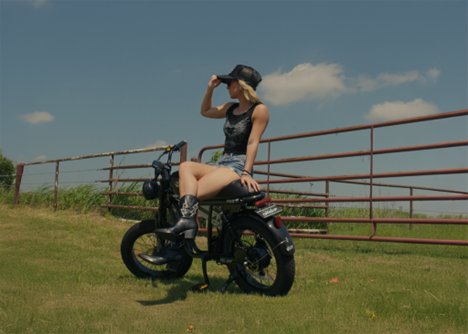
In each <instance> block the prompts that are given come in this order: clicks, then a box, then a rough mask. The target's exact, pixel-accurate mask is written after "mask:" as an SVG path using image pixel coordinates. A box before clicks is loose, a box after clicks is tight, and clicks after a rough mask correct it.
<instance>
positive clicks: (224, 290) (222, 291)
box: [219, 269, 237, 294]
mask: <svg viewBox="0 0 468 334" xmlns="http://www.w3.org/2000/svg"><path fill="white" fill-rule="evenodd" d="M236 277H237V270H235V269H234V270H233V271H231V274H230V275H229V278H228V280H227V281H226V283H224V285H223V287H222V288H221V290H220V291H219V292H221V293H222V294H224V293H225V292H226V290H227V288H228V286H229V284H231V283H232V281H234V280H235V279H236Z"/></svg>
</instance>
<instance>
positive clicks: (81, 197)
mask: <svg viewBox="0 0 468 334" xmlns="http://www.w3.org/2000/svg"><path fill="white" fill-rule="evenodd" d="M118 190H119V192H132V193H136V192H141V183H137V182H134V183H131V184H129V185H124V186H120V187H119V189H118ZM105 192H107V188H105V187H99V186H96V185H93V184H86V185H80V186H77V187H67V188H59V189H58V191H57V210H60V211H62V210H71V211H77V212H80V213H89V212H93V211H98V212H102V213H104V212H105V213H107V209H105V208H102V207H101V205H107V196H105V195H102V193H105ZM14 196H15V189H14V188H13V187H10V188H6V187H5V188H1V187H0V204H10V205H11V204H13V203H14ZM20 203H21V204H22V205H27V206H31V207H36V208H47V207H49V208H52V207H53V206H54V188H53V186H51V185H42V186H40V187H38V188H36V189H33V190H27V191H22V192H21V193H20ZM110 204H111V205H123V206H140V207H155V206H156V204H157V203H156V201H155V200H153V201H148V200H146V199H145V198H144V197H143V196H115V195H113V196H112V197H111V203H110ZM110 214H112V215H114V216H118V217H122V218H126V219H134V220H143V219H150V218H152V217H154V215H155V214H154V212H152V211H144V210H127V209H116V208H112V209H111V210H110Z"/></svg>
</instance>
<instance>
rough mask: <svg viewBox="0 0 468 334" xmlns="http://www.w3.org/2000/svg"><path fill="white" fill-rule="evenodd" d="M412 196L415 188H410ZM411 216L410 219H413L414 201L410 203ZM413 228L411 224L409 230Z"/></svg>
mask: <svg viewBox="0 0 468 334" xmlns="http://www.w3.org/2000/svg"><path fill="white" fill-rule="evenodd" d="M410 196H411V197H413V187H411V188H410ZM409 214H410V218H411V219H413V201H410V202H409ZM412 228H413V224H411V223H410V224H409V229H410V230H411V229H412Z"/></svg>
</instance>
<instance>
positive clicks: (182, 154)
mask: <svg viewBox="0 0 468 334" xmlns="http://www.w3.org/2000/svg"><path fill="white" fill-rule="evenodd" d="M187 146H188V143H187V144H185V145H184V146H182V148H181V149H180V163H182V162H185V161H187Z"/></svg>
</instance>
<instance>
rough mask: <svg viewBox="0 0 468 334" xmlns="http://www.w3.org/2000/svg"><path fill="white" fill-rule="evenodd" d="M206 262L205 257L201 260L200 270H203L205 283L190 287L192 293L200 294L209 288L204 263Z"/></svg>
mask: <svg viewBox="0 0 468 334" xmlns="http://www.w3.org/2000/svg"><path fill="white" fill-rule="evenodd" d="M207 261H208V258H207V257H206V256H205V257H203V259H202V270H203V278H204V280H205V283H200V284H197V285H194V286H193V287H192V291H193V292H201V291H204V290H206V289H207V288H209V287H210V280H209V279H208V274H207V273H206V262H207Z"/></svg>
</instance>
